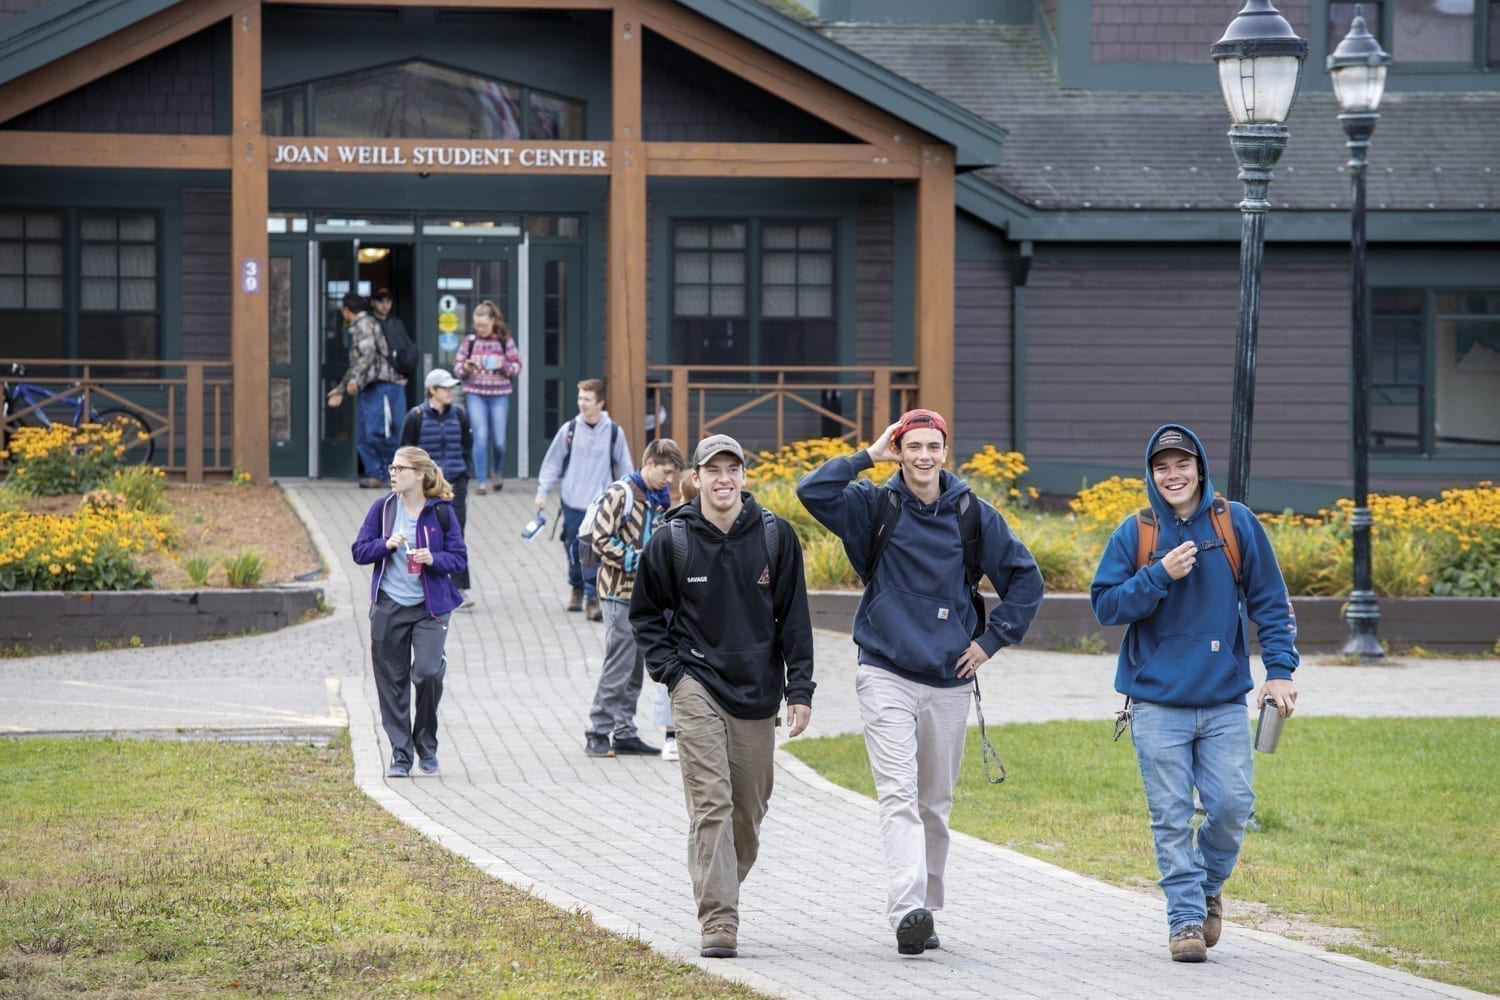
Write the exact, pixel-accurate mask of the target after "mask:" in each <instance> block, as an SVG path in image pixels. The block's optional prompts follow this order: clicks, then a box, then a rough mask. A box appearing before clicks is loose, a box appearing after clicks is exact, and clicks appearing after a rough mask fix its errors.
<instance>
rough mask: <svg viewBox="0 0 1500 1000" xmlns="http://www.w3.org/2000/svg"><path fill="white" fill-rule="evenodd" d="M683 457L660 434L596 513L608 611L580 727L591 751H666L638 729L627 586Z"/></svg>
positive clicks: (638, 662)
mask: <svg viewBox="0 0 1500 1000" xmlns="http://www.w3.org/2000/svg"><path fill="white" fill-rule="evenodd" d="M685 464H686V459H684V458H683V457H682V449H681V448H679V447H677V442H675V441H673V440H672V439H670V438H657V439H656V440H655V441H652V442H651V443H650V444H648V445H647V446H646V450H645V451H644V452H643V453H642V454H641V467H640V468H639V469H636V470H635V471H634V472H632V473H631V474H630V475H629V476H626V477H625V478H624V479H621V480H619V481H618V482H616V483H614V484H613V485H611V486H610V487H609V489H607V490H605V492H604V496H603V497H602V498H601V499H600V500H599V506H598V508H597V509H596V510H595V512H594V543H593V549H594V552H595V554H597V555H598V557H599V577H598V586H599V601H600V605H601V607H602V609H603V612H604V669H603V670H602V671H601V672H600V674H599V685H598V687H597V688H596V689H595V691H594V703H593V706H592V707H591V708H590V709H589V728H588V729H587V730H586V731H585V732H584V734H583V735H584V744H583V750H584V753H586V754H588V755H589V756H590V757H613V756H615V755H616V754H658V753H661V750H660V749H659V748H657V747H654V746H652V745H651V744H649V743H647V742H645V741H644V740H642V739H641V738H640V735H639V734H638V733H637V732H636V728H635V710H636V702H638V701H639V700H640V697H641V681H642V678H643V677H644V675H645V671H646V658H645V656H644V655H643V654H642V653H641V650H640V647H639V646H637V645H636V642H635V632H634V631H633V630H632V629H631V627H630V593H631V591H632V590H633V589H634V587H635V570H636V566H637V565H638V564H639V563H640V559H641V550H642V549H644V548H645V547H646V542H647V541H648V540H649V539H650V538H651V532H652V531H653V530H655V528H656V525H657V518H659V517H660V516H661V514H662V513H663V512H664V511H666V509H667V508H668V507H669V506H670V505H671V503H672V482H673V480H675V479H676V478H677V476H678V475H679V474H680V473H681V472H682V467H683V466H684V465H685ZM611 736H613V737H614V741H613V743H611V741H610V737H611Z"/></svg>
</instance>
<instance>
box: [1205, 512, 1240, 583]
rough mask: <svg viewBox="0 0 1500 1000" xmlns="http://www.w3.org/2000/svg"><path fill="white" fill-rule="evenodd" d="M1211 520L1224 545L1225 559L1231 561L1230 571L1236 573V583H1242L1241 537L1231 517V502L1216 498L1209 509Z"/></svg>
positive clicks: (1215, 532)
mask: <svg viewBox="0 0 1500 1000" xmlns="http://www.w3.org/2000/svg"><path fill="white" fill-rule="evenodd" d="M1208 515H1209V518H1210V519H1211V520H1212V521H1213V523H1214V534H1216V535H1218V536H1219V541H1221V542H1223V543H1224V558H1225V559H1228V560H1229V569H1230V570H1231V571H1232V572H1233V573H1234V582H1235V583H1239V582H1240V536H1239V535H1238V534H1237V533H1236V532H1235V530H1234V521H1233V520H1232V519H1231V518H1230V516H1229V501H1228V500H1225V499H1224V498H1223V497H1214V502H1213V504H1212V505H1211V506H1210V507H1209V508H1208Z"/></svg>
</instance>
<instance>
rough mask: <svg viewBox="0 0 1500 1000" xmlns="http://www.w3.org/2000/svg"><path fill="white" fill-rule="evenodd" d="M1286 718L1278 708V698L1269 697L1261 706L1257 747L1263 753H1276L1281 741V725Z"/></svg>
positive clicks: (1256, 731) (1256, 737) (1256, 734)
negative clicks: (1277, 745)
mask: <svg viewBox="0 0 1500 1000" xmlns="http://www.w3.org/2000/svg"><path fill="white" fill-rule="evenodd" d="M1285 723H1286V720H1285V719H1283V718H1282V717H1281V713H1280V712H1278V711H1277V710H1276V699H1275V698H1267V699H1266V701H1265V704H1263V705H1261V706H1260V722H1258V723H1257V724H1256V726H1255V749H1257V750H1259V751H1260V752H1261V753H1275V752H1276V744H1278V743H1280V742H1281V727H1282V726H1283V725H1285Z"/></svg>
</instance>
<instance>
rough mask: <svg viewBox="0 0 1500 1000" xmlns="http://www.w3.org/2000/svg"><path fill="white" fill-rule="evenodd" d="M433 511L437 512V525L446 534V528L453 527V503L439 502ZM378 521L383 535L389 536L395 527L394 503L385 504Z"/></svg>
mask: <svg viewBox="0 0 1500 1000" xmlns="http://www.w3.org/2000/svg"><path fill="white" fill-rule="evenodd" d="M434 513H435V514H437V519H438V527H439V528H442V529H443V534H445V535H446V534H447V533H448V530H449V529H450V528H452V527H453V504H452V503H451V502H450V503H440V504H438V505H437V509H436V510H435V511H434ZM380 521H381V528H382V529H383V531H384V533H385V537H387V538H389V537H391V531H392V530H393V529H394V528H395V527H396V505H395V504H387V505H386V506H385V508H384V509H383V510H382V511H381V512H380Z"/></svg>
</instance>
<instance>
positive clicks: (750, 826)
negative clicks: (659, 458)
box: [672, 677, 776, 930]
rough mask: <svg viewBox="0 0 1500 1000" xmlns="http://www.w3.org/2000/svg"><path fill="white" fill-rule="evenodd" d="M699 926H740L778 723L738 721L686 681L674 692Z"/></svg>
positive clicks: (767, 798) (772, 769)
mask: <svg viewBox="0 0 1500 1000" xmlns="http://www.w3.org/2000/svg"><path fill="white" fill-rule="evenodd" d="M672 718H673V719H674V720H675V721H676V723H677V749H678V750H679V752H680V753H681V754H682V760H681V763H682V795H683V798H684V799H686V800H687V813H688V824H689V825H688V872H689V874H691V875H692V877H693V898H694V899H696V900H697V901H698V922H699V924H700V925H701V926H702V927H703V929H704V930H707V929H708V928H710V927H718V926H720V925H724V926H729V927H734V928H736V929H738V928H739V926H740V883H741V882H743V881H745V876H746V875H748V874H750V868H751V866H752V865H754V864H755V857H756V855H757V854H758V853H759V852H760V823H761V820H763V819H765V818H766V808H767V806H768V804H769V803H770V801H771V786H772V784H773V782H774V780H775V776H776V768H775V764H774V762H773V760H772V754H773V753H774V752H775V749H776V717H775V716H772V717H771V718H769V719H737V718H735V717H734V716H732V715H730V714H729V713H728V712H725V711H724V709H723V708H721V707H720V706H719V703H718V702H717V701H715V700H714V698H713V696H712V695H711V694H709V693H708V689H707V688H705V687H704V686H703V685H702V684H700V683H699V682H698V681H697V680H695V679H694V678H692V677H684V678H682V679H681V680H679V681H678V682H677V684H676V685H675V686H674V687H673V688H672Z"/></svg>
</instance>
